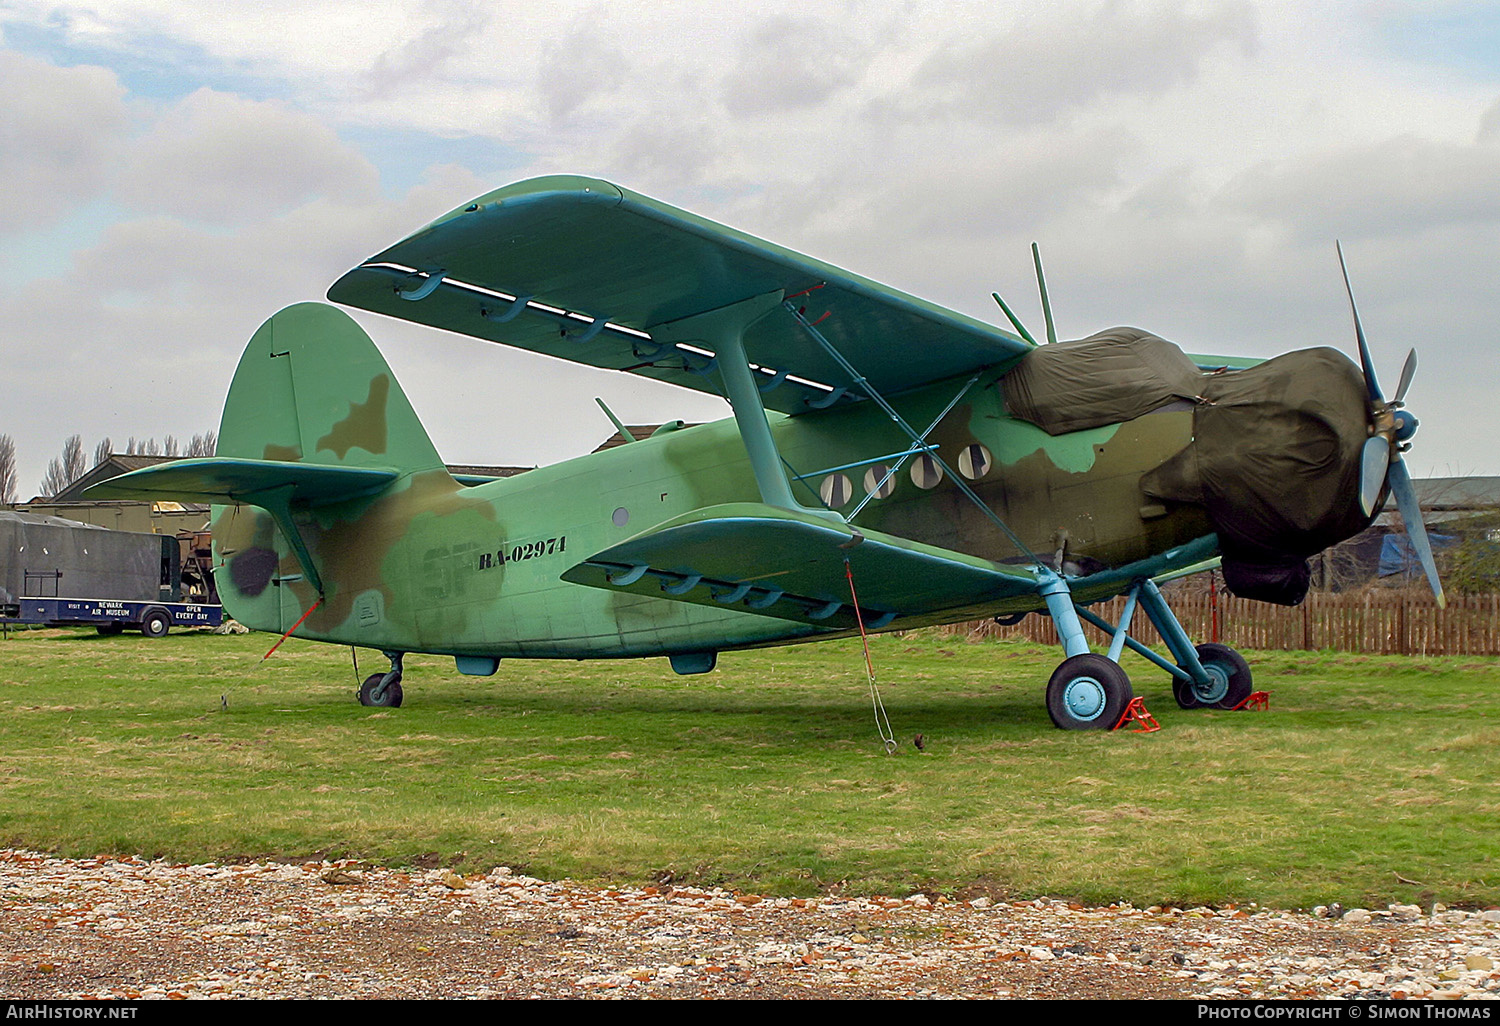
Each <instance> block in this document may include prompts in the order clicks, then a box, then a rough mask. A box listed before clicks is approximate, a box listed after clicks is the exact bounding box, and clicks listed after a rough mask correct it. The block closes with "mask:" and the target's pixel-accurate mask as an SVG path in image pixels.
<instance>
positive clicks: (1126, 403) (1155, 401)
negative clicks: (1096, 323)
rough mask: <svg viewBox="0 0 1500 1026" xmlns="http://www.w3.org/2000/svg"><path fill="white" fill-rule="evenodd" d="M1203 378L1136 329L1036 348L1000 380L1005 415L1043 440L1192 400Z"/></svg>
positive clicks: (1173, 349) (1171, 348)
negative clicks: (1038, 433) (1040, 432)
mask: <svg viewBox="0 0 1500 1026" xmlns="http://www.w3.org/2000/svg"><path fill="white" fill-rule="evenodd" d="M1205 377H1206V376H1205V375H1204V373H1203V372H1202V371H1200V370H1199V369H1198V368H1197V366H1196V365H1195V364H1194V363H1193V361H1192V360H1190V359H1188V357H1187V355H1186V354H1185V353H1184V352H1183V351H1182V350H1181V349H1179V348H1178V347H1177V346H1175V345H1173V344H1172V343H1171V342H1168V341H1166V340H1165V339H1163V338H1158V337H1157V336H1156V335H1152V334H1151V333H1150V332H1146V331H1142V330H1141V329H1139V328H1110V329H1109V330H1108V331H1101V332H1099V333H1098V334H1096V335H1090V336H1089V337H1088V338H1085V339H1080V340H1079V341H1077V342H1060V343H1057V344H1056V345H1050V346H1038V347H1036V348H1035V349H1033V350H1032V351H1031V352H1029V353H1027V354H1026V356H1025V357H1024V358H1023V359H1022V360H1021V362H1020V363H1019V364H1018V365H1017V366H1016V367H1015V369H1014V370H1011V371H1010V372H1009V373H1007V374H1006V375H1005V378H1004V386H1003V387H1004V390H1005V406H1006V409H1008V410H1009V411H1010V414H1011V416H1013V417H1019V418H1020V419H1021V420H1025V421H1029V422H1030V423H1032V424H1035V425H1036V426H1037V427H1039V428H1041V429H1042V430H1043V431H1045V432H1047V433H1048V434H1051V435H1061V434H1065V433H1066V432H1069V431H1083V430H1085V429H1086V428H1094V427H1102V426H1103V425H1105V424H1118V423H1120V422H1121V421H1125V420H1132V419H1134V418H1136V417H1139V416H1141V415H1143V414H1146V413H1150V412H1151V411H1152V410H1155V409H1158V408H1159V407H1162V406H1165V405H1167V404H1168V403H1171V402H1174V401H1176V400H1179V399H1188V400H1191V399H1194V398H1196V397H1197V396H1198V395H1199V394H1200V392H1201V391H1202V387H1203V381H1204V380H1205Z"/></svg>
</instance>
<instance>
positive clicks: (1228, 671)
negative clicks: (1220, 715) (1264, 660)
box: [1172, 642, 1252, 709]
mask: <svg viewBox="0 0 1500 1026" xmlns="http://www.w3.org/2000/svg"><path fill="white" fill-rule="evenodd" d="M1197 651H1198V661H1199V662H1201V663H1202V664H1203V668H1204V669H1205V670H1207V671H1208V676H1209V682H1208V684H1199V683H1197V682H1196V681H1189V680H1183V679H1182V678H1181V677H1173V678H1172V697H1173V698H1175V699H1177V704H1178V705H1179V706H1181V707H1182V708H1184V709H1202V708H1205V707H1208V708H1213V709H1233V708H1234V707H1235V706H1237V705H1239V704H1240V703H1241V702H1243V701H1244V700H1245V699H1247V698H1249V697H1250V692H1251V690H1252V681H1251V677H1250V664H1249V663H1247V662H1245V657H1244V656H1242V655H1240V654H1239V653H1238V652H1236V651H1235V650H1234V649H1232V648H1230V647H1229V646H1228V645H1217V644H1214V643H1212V642H1210V643H1208V644H1205V645H1199V646H1198V647H1197Z"/></svg>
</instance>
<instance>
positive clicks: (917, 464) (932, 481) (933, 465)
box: [911, 452, 943, 489]
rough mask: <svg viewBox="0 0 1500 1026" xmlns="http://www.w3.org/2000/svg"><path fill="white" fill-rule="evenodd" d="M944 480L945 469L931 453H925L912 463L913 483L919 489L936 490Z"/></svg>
mask: <svg viewBox="0 0 1500 1026" xmlns="http://www.w3.org/2000/svg"><path fill="white" fill-rule="evenodd" d="M942 479H943V468H942V465H941V464H939V463H938V461H937V459H936V458H935V457H934V456H933V455H932V453H930V452H924V453H923V454H922V455H920V456H918V457H917V458H916V459H914V460H912V463H911V483H912V484H914V485H916V486H917V487H918V488H922V489H927V488H936V487H937V485H938V482H939V481H941V480H942Z"/></svg>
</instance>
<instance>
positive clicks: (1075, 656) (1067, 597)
mask: <svg viewBox="0 0 1500 1026" xmlns="http://www.w3.org/2000/svg"><path fill="white" fill-rule="evenodd" d="M1039 590H1040V591H1041V593H1042V598H1044V599H1045V600H1046V602H1047V611H1048V612H1049V613H1051V614H1052V622H1053V624H1054V625H1055V626H1056V627H1057V634H1058V637H1059V638H1061V639H1062V645H1063V652H1064V653H1066V654H1067V657H1068V658H1066V659H1064V660H1063V661H1062V665H1060V666H1059V667H1058V668H1057V669H1056V671H1054V672H1053V674H1052V679H1051V680H1049V681H1048V682H1047V715H1049V716H1051V717H1052V722H1053V723H1054V724H1055V725H1057V726H1058V727H1059V728H1061V729H1062V730H1113V729H1114V727H1115V724H1117V723H1119V722H1120V718H1121V717H1122V716H1124V715H1125V709H1126V708H1127V707H1128V706H1129V705H1130V703H1131V700H1132V699H1134V698H1135V693H1134V691H1133V690H1132V689H1131V687H1130V677H1129V676H1128V675H1127V674H1126V673H1125V671H1124V670H1123V669H1121V668H1120V663H1119V652H1118V651H1116V650H1114V649H1111V652H1110V654H1109V655H1107V656H1102V655H1097V654H1096V653H1093V652H1090V651H1089V643H1088V639H1087V638H1085V637H1084V635H1083V625H1082V624H1081V623H1079V622H1078V614H1079V613H1080V612H1086V611H1084V610H1080V609H1078V607H1077V606H1075V605H1074V604H1073V596H1072V593H1071V592H1069V591H1068V585H1067V582H1066V581H1064V580H1063V579H1062V578H1061V577H1059V576H1058V575H1057V574H1055V573H1051V572H1050V571H1049V572H1047V573H1046V574H1044V575H1043V577H1042V579H1041V588H1040V589H1039ZM1126 622H1127V623H1128V622H1129V621H1128V620H1127V621H1126Z"/></svg>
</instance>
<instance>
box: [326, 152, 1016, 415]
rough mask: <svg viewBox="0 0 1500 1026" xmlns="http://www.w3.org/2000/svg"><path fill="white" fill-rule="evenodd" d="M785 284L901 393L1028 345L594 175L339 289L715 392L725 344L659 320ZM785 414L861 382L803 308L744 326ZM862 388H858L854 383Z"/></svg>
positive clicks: (432, 228)
mask: <svg viewBox="0 0 1500 1026" xmlns="http://www.w3.org/2000/svg"><path fill="white" fill-rule="evenodd" d="M777 290H781V291H782V292H784V293H785V295H786V296H787V297H788V298H791V299H792V300H793V302H795V303H796V304H797V305H798V306H805V308H806V316H807V318H808V320H812V321H817V320H818V319H819V318H824V319H823V320H822V321H821V322H820V323H818V331H820V332H821V333H823V335H824V336H825V337H826V338H827V339H828V340H829V341H830V342H831V343H832V344H833V345H834V346H835V347H836V348H837V349H838V350H839V352H841V353H842V354H843V355H844V356H845V357H847V358H848V359H849V360H850V361H851V362H852V363H853V364H854V365H855V366H856V367H857V368H858V369H859V371H860V372H861V373H862V374H863V375H864V376H865V377H866V378H867V379H868V380H869V382H870V384H872V385H873V386H874V387H875V388H876V389H878V390H879V391H881V392H884V393H886V394H897V393H900V392H903V391H906V390H907V389H910V388H914V387H917V386H920V385H923V384H926V383H928V382H932V381H937V380H941V379H943V378H947V377H952V376H954V375H958V374H963V373H966V372H970V371H973V370H976V369H978V368H981V367H988V366H991V365H994V364H1001V363H1005V362H1008V361H1011V360H1015V359H1019V358H1020V357H1021V356H1022V355H1024V354H1025V353H1026V352H1028V351H1030V349H1031V347H1030V345H1028V344H1027V343H1026V342H1024V341H1023V340H1021V339H1020V338H1017V337H1016V336H1014V335H1012V334H1010V333H1008V332H1005V331H1002V330H1000V329H999V328H996V327H994V326H992V325H989V324H985V323H983V322H982V321H977V320H975V319H973V318H971V317H966V316H964V315H962V314H958V313H954V312H953V311H951V310H946V309H944V308H942V307H940V306H936V305H934V304H932V303H929V302H926V301H925V300H921V299H917V298H916V297H914V296H909V295H907V294H906V293H904V292H898V291H897V290H895V289H892V288H888V287H886V286H884V285H881V284H879V283H877V282H873V281H870V280H869V279H867V278H861V277H859V276H858V275H855V274H851V273H849V272H848V271H845V270H842V269H840V268H837V267H834V266H832V265H831V264H826V263H823V262H822V261H819V260H814V259H813V258H811V257H807V256H803V255H802V254H800V253H794V252H792V251H791V250H789V249H783V248H782V247H780V246H776V245H773V244H771V243H769V242H764V241H762V240H760V239H757V238H754V237H753V236H750V235H746V234H745V233H744V232H739V231H735V230H734V229H732V228H726V227H724V226H723V225H720V224H715V223H714V222H712V221H709V220H706V219H705V218H701V217H698V216H696V215H694V214H690V213H688V212H686V211H683V210H678V209H676V208H675V207H671V206H668V205H667V204H665V203H659V202H657V201H656V200H653V199H650V198H649V197H646V196H642V195H639V194H638V193H633V192H629V191H628V190H625V189H621V188H618V187H616V186H614V185H611V184H609V183H608V182H603V181H599V180H597V179H591V178H577V177H571V176H551V177H546V178H535V179H531V180H529V181H525V182H519V183H516V184H515V185H509V186H506V187H505V188H503V189H498V190H496V191H494V192H491V193H488V194H487V195H484V196H481V197H480V198H479V199H477V200H475V201H474V202H472V203H470V204H468V205H467V206H465V207H462V208H460V209H458V210H454V211H452V212H451V213H448V214H446V215H444V216H443V217H441V218H439V219H438V220H436V221H434V222H433V223H432V224H430V225H428V226H427V227H426V228H423V229H421V230H420V231H418V232H416V233H415V234H413V235H411V236H409V237H408V238H406V239H403V240H402V241H401V242H398V243H396V245H394V246H392V247H391V248H389V249H387V250H385V251H384V252H382V253H378V254H376V255H375V256H373V257H371V258H370V259H369V260H368V261H366V262H365V263H364V264H362V265H360V266H359V267H356V268H355V269H354V270H352V271H350V272H349V273H347V274H345V275H344V276H343V277H342V278H340V279H339V280H338V281H337V282H335V283H334V285H333V287H332V288H331V289H329V290H328V298H329V299H331V300H333V301H334V302H337V303H344V304H347V305H349V306H354V307H359V308H361V309H365V310H373V311H376V312H378V313H384V314H389V315H390V316H392V317H399V318H402V319H403V320H409V321H416V322H418V323H421V324H428V325H432V326H433V327H438V328H444V329H446V330H449V331H456V332H461V333H463V334H465V335H472V336H474V337H476V338H483V339H488V340H490V341H492V342H501V343H504V344H506V345H512V346H517V347H519V348H522V349H529V350H532V351H534V352H539V353H545V354H547V355H549V356H556V357H560V358H562V359H565V360H574V361H577V362H579V363H587V364H592V365H593V366H596V367H605V368H611V369H614V370H626V371H631V372H633V373H637V374H642V375H645V376H647V377H652V378H657V379H659V380H662V381H668V382H671V383H672V384H676V385H682V386H685V387H687V388H693V389H697V390H699V391H704V392H714V393H717V392H718V391H719V389H718V386H717V381H716V378H717V375H716V374H715V375H714V376H713V378H710V377H708V376H707V375H706V371H707V365H708V362H709V357H710V356H711V355H712V354H711V353H707V351H705V350H703V349H701V348H698V347H690V346H677V345H665V346H664V345H661V344H659V343H654V342H652V341H651V340H650V338H649V334H650V332H651V329H652V328H653V327H654V326H656V325H661V324H666V323H668V322H671V321H676V320H679V319H681V318H684V317H690V316H693V315H695V314H700V313H704V312H706V311H709V310H715V309H718V308H719V307H723V306H728V305H730V304H732V303H737V302H739V301H741V300H745V299H749V298H751V297H754V296H760V295H764V294H766V293H769V292H775V291H777ZM744 341H745V351H746V353H747V354H748V356H749V359H750V360H751V362H752V363H754V364H756V365H757V366H758V370H759V373H760V374H761V375H762V380H763V385H764V395H763V401H764V402H765V405H766V406H767V407H769V408H771V409H775V410H780V411H781V412H783V413H799V412H801V411H803V410H805V409H807V408H809V406H810V405H812V404H815V403H816V404H819V405H829V404H830V402H833V401H838V400H839V399H841V398H843V395H842V394H841V393H840V392H839V389H842V388H847V387H849V386H851V385H852V384H853V383H852V382H850V381H849V380H848V377H847V375H846V374H845V373H844V372H843V371H842V370H840V369H839V367H838V366H837V365H836V363H835V362H834V361H833V360H832V359H831V358H830V357H829V356H828V355H827V354H826V353H825V352H824V351H823V350H822V348H821V347H819V346H818V345H817V344H816V343H814V341H813V340H812V339H811V338H810V337H809V336H808V335H807V332H806V330H805V329H804V328H802V327H801V326H800V325H799V324H798V323H797V322H796V319H795V318H794V317H793V316H792V314H791V313H790V311H786V310H781V309H777V310H773V311H772V312H771V313H770V314H769V315H767V316H766V317H764V318H762V319H761V320H760V321H758V322H756V323H755V324H754V325H752V326H751V327H750V328H749V329H748V330H747V331H746V333H745V338H744ZM849 398H854V397H853V396H852V395H851V396H849Z"/></svg>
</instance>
